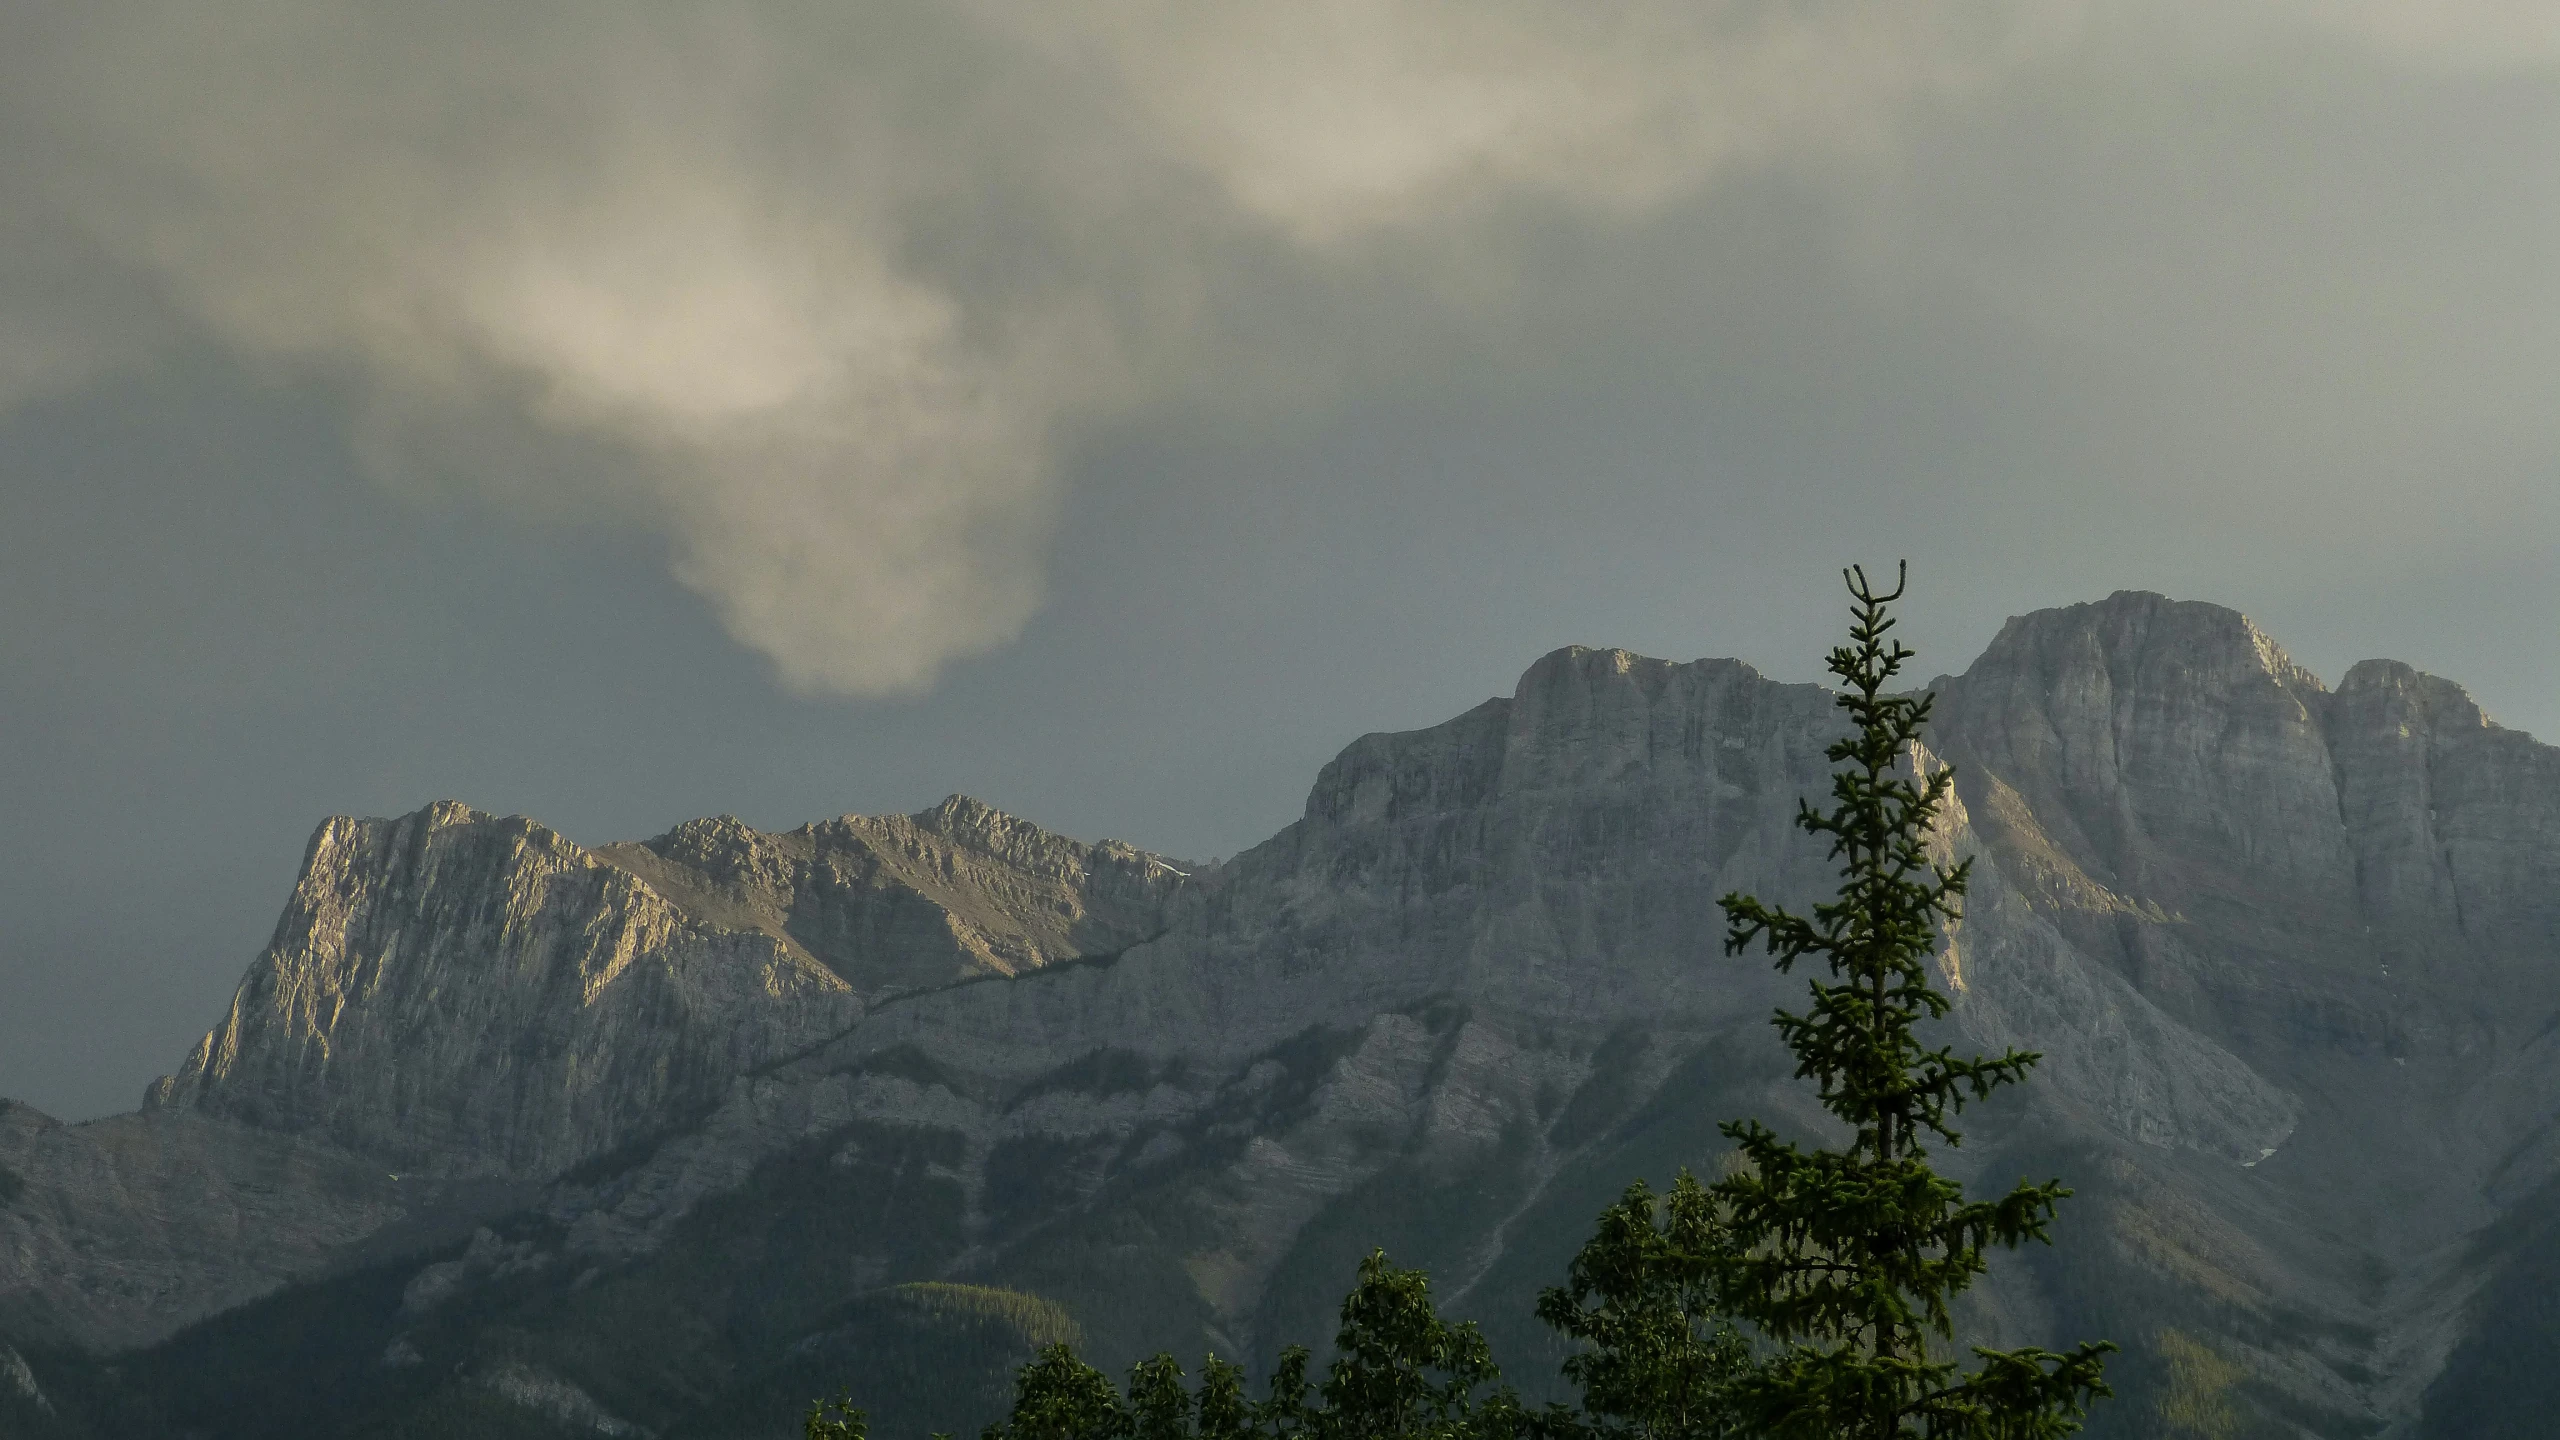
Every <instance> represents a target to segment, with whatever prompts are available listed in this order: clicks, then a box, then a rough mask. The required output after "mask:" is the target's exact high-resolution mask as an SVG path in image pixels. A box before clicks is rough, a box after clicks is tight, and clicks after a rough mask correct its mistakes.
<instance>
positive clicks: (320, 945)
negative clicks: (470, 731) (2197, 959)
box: [149, 803, 860, 1177]
mask: <svg viewBox="0 0 2560 1440" xmlns="http://www.w3.org/2000/svg"><path fill="white" fill-rule="evenodd" d="M859 1011H860V1003H859V1001H857V1000H856V999H855V998H854V996H853V995H852V993H851V992H850V990H849V988H848V987H847V986H846V985H845V983H844V981H843V980H842V979H840V978H838V977H837V976H836V975H835V974H834V973H833V972H832V971H830V970H828V969H827V968H826V967H825V966H823V965H819V964H816V963H814V962H812V961H811V960H810V959H808V958H807V957H806V956H805V955H801V954H796V953H793V951H792V950H791V949H789V948H787V947H786V946H784V945H783V944H782V943H781V942H780V941H778V940H777V939H775V938H774V937H773V936H770V935H766V934H763V933H760V932H756V931H752V930H733V929H728V928H725V927H721V926H718V925H715V924H711V923H707V922H705V921H702V920H700V919H697V918H695V917H694V916H692V915H689V914H687V913H686V912H685V911H684V910H683V909H682V908H680V907H679V906H677V905H675V904H674V903H672V902H670V901H669V900H667V899H666V898H665V897H664V896H662V895H660V894H659V893H658V892H657V891H655V890H654V889H652V888H651V887H649V886H648V885H647V884H645V883H643V882H642V881H640V880H638V879H636V878H635V877H633V876H632V875H631V874H630V873H629V872H627V871H625V870H622V869H620V868H618V867H615V866H612V865H608V864H606V863H605V862H603V861H602V860H599V859H598V858H596V857H595V856H594V855H593V854H592V853H590V852H588V851H587V850H585V849H583V848H582V847H580V846H577V845H575V844H572V843H571V842H570V841H569V840H567V839H566V838H564V837H563V836H561V835H560V834H559V833H557V832H556V831H553V830H550V829H548V828H546V827H544V826H541V825H538V824H535V823H534V822H532V821H530V820H526V819H523V818H521V817H510V818H506V819H499V818H495V817H492V816H487V815H482V814H479V813H478V812H475V811H472V810H469V809H467V808H465V807H463V806H460V805H456V804H451V803H444V804H438V805H433V806H430V807H428V808H427V809H425V810H422V811H420V812H418V813H417V814H415V815H411V816H407V817H404V818H402V819H399V820H350V819H345V818H343V817H342V818H339V819H334V820H331V821H329V822H327V823H326V824H324V825H322V826H321V827H320V830H319V833H317V834H316V835H314V836H313V837H312V840H311V847H310V850H309V852H308V854H307V855H306V857H305V859H304V863H303V869H302V878H301V880H300V881H299V882H298V883H297V884H296V885H295V887H294V893H293V899H292V900H291V901H290V902H289V903H288V904H287V905H286V907H285V913H284V918H283V919H282V920H281V921H280V922H279V923H278V924H277V926H276V935H275V939H274V940H273V941H272V942H270V943H269V945H268V946H267V949H266V952H265V953H264V954H262V955H260V956H259V957H258V959H257V961H256V962H255V963H254V964H252V965H251V966H250V968H249V975H248V978H247V979H246V980H244V981H243V982H242V984H241V986H240V991H239V994H238V995H237V996H235V997H234V998H233V1000H232V1002H231V1011H230V1013H229V1014H228V1015H227V1016H225V1017H224V1019H223V1022H222V1024H221V1025H220V1026H218V1027H216V1028H215V1029H214V1030H213V1031H212V1033H210V1034H208V1035H206V1036H205V1038H204V1040H203V1041H202V1042H201V1043H199V1044H198V1045H197V1047H196V1050H195V1053H194V1054H192V1055H190V1056H188V1057H187V1060H186V1063H185V1064H184V1065H183V1066H181V1067H180V1069H179V1071H178V1073H177V1074H176V1075H174V1076H171V1077H169V1078H168V1079H165V1080H162V1081H160V1082H158V1084H156V1085H155V1086H154V1087H153V1089H152V1092H151V1095H150V1098H149V1105H150V1108H152V1109H155V1110H165V1109H186V1110H193V1111H196V1112H199V1113H202V1114H206V1115H217V1116H224V1117H227V1118H231V1119H235V1120H239V1121H242V1122H244V1123H246V1124H249V1125H253V1126H257V1127H259V1128H262V1129H266V1130H273V1131H279V1132H283V1133H287V1134H312V1135H317V1136H325V1137H327V1138H329V1139H330V1140H333V1141H335V1142H336V1143H338V1144H341V1145H344V1146H346V1147H348V1148H350V1149H353V1150H357V1151H361V1152H364V1153H366V1154H370V1155H376V1156H380V1157H382V1158H383V1160H384V1161H385V1163H386V1164H388V1165H391V1166H393V1167H394V1168H397V1167H400V1166H408V1167H412V1168H416V1167H420V1166H433V1167H435V1168H436V1169H438V1170H439V1171H440V1172H442V1173H455V1172H463V1173H470V1172H487V1173H492V1174H499V1175H508V1176H533V1177H540V1176H548V1175H554V1174H557V1173H559V1172H560V1171H561V1170H564V1169H566V1168H568V1167H569V1166H571V1165H574V1164H576V1163H578V1162H579V1161H580V1160H583V1159H586V1158H587V1157H588V1156H591V1155H596V1154H600V1153H602V1152H604V1151H607V1150H610V1149H612V1148H613V1147H614V1146H616V1145H619V1144H622V1143H625V1142H626V1141H628V1140H630V1139H632V1138H634V1137H635V1136H639V1135H645V1134H650V1133H654V1132H655V1131H657V1130H659V1129H661V1128H663V1127H665V1126H666V1125H667V1124H669V1123H671V1122H672V1121H673V1120H675V1119H677V1118H679V1117H682V1116H684V1115H687V1114H691V1113H695V1112H698V1111H700V1110H701V1109H703V1108H705V1107H707V1106H709V1105H711V1104H713V1103H715V1102H716V1101H717V1100H718V1099H719V1097H720V1095H721V1094H722V1093H723V1091H725V1089H726V1088H727V1085H728V1082H729V1079H730V1077H732V1076H735V1075H738V1074H740V1073H742V1072H744V1071H747V1070H751V1069H754V1068H755V1067H757V1066H759V1065H764V1064H769V1063H771V1062H772V1061H774V1060H777V1059H780V1058H782V1057H783V1056H785V1055H789V1054H791V1053H793V1052H795V1051H798V1050H801V1049H805V1048H807V1047H808V1046H809V1045H810V1044H812V1043H814V1042H816V1041H817V1040H819V1039H822V1038H824V1037H825V1036H827V1035H829V1034H831V1033H833V1032H835V1031H836V1030H839V1029H841V1028H843V1026H844V1025H845V1024H847V1023H848V1022H850V1021H851V1020H852V1018H853V1017H854V1016H855V1015H856V1014H858V1013H859Z"/></svg>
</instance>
